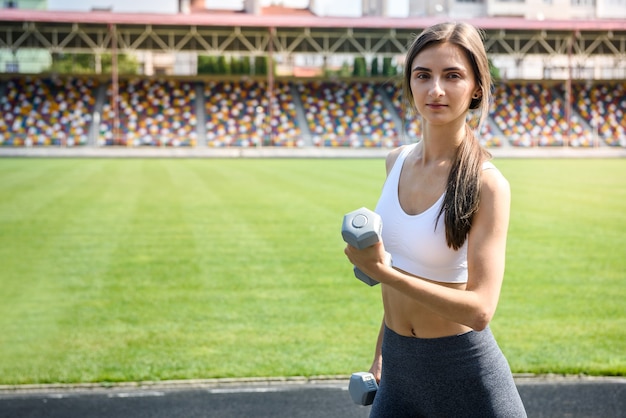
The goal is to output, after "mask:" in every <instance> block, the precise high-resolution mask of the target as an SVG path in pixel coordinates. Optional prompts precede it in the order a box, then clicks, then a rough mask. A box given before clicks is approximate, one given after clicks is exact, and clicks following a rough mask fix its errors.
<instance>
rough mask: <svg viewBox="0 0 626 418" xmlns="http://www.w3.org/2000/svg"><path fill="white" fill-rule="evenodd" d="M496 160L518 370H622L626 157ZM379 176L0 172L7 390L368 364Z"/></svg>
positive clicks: (75, 164)
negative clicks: (365, 277) (343, 230)
mask: <svg viewBox="0 0 626 418" xmlns="http://www.w3.org/2000/svg"><path fill="white" fill-rule="evenodd" d="M496 165H497V166H498V167H499V168H500V169H501V171H502V172H503V173H504V174H505V175H506V176H507V178H508V179H509V181H510V183H511V187H512V192H513V205H512V218H511V226H510V231H509V242H508V243H509V245H508V258H507V271H506V277H505V283H504V287H503V291H502V295H501V299H500V305H499V308H498V311H497V313H496V317H495V318H494V320H493V322H492V325H491V327H492V329H493V331H494V333H495V334H496V337H497V338H498V341H499V343H500V345H501V347H502V349H503V351H504V352H505V354H506V355H507V357H508V359H509V361H510V363H511V366H512V368H513V371H514V372H517V373H520V372H532V373H546V372H552V373H587V374H600V375H626V355H625V354H624V347H626V331H625V330H626V308H625V307H626V305H625V301H626V161H625V160H619V159H614V160H600V159H572V160H543V159H538V160H517V159H511V160H506V159H503V160H496ZM383 180H384V163H383V161H382V160H378V159H355V160H350V159H346V160H339V159H338V160H323V159H321V160H315V159H311V160H301V159H299V160H291V159H274V160H273V159H261V160H256V159H253V160H228V159H224V160H220V159H215V160H213V159H205V160H199V159H3V160H0V260H1V261H0V262H1V269H0V384H20V383H47V382H107V381H138V380H166V379H168V380H169V379H192V378H193V379H197V378H212V377H252V376H293V375H303V376H314V375H336V374H339V375H349V374H350V373H352V372H353V371H358V370H365V369H367V368H368V367H369V364H370V361H371V357H372V354H373V350H374V342H375V337H376V333H377V331H378V326H379V324H380V320H381V315H382V309H381V303H380V290H379V288H378V287H375V288H369V287H368V286H366V285H364V284H363V283H361V282H360V281H358V280H357V279H355V278H354V277H353V275H352V268H351V266H350V265H349V263H348V262H347V260H346V259H345V257H344V255H343V251H342V250H343V247H344V243H343V241H342V240H341V236H340V232H339V230H340V227H341V220H342V217H343V215H344V214H345V213H347V212H349V211H352V210H354V209H356V208H358V207H360V206H367V207H370V208H373V207H374V206H375V204H376V199H377V197H378V193H379V191H380V187H381V185H382V182H383Z"/></svg>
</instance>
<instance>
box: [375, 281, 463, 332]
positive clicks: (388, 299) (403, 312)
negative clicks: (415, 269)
mask: <svg viewBox="0 0 626 418" xmlns="http://www.w3.org/2000/svg"><path fill="white" fill-rule="evenodd" d="M403 273H406V272H403ZM406 274H409V275H411V274H410V273H406ZM415 280H425V279H421V278H417V277H416V278H415ZM429 281H430V280H429ZM430 282H431V283H435V284H437V285H439V286H445V287H450V288H453V289H459V290H464V289H465V287H466V283H442V282H434V281H430ZM382 296H383V305H384V307H385V324H386V325H387V327H389V328H390V329H391V330H393V331H394V332H396V333H397V334H400V335H404V336H406V337H417V338H440V337H448V336H451V335H458V334H463V333H465V332H468V331H471V328H470V327H468V326H466V325H462V324H459V323H457V322H453V321H450V320H447V319H445V318H443V317H441V316H440V315H437V314H436V313H434V312H433V311H431V310H430V309H428V308H426V307H424V306H423V305H421V304H420V303H419V302H417V301H416V300H415V299H412V298H411V297H409V296H407V295H405V294H404V293H402V292H400V291H398V290H396V289H394V288H393V287H391V286H385V285H382Z"/></svg>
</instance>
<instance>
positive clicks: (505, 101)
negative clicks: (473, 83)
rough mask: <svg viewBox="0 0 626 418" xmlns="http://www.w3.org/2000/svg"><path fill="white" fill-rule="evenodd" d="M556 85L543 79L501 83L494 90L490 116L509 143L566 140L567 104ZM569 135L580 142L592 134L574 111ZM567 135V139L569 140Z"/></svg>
mask: <svg viewBox="0 0 626 418" xmlns="http://www.w3.org/2000/svg"><path fill="white" fill-rule="evenodd" d="M555 91H557V92H558V91H560V90H559V89H558V88H552V87H551V86H549V85H547V84H543V83H527V84H520V83H512V84H504V83H500V84H498V85H497V86H496V89H495V92H494V98H495V100H494V106H493V107H492V111H491V113H490V114H491V117H492V118H493V120H494V122H495V123H496V124H497V126H498V128H499V129H500V130H501V131H502V132H503V133H504V135H505V137H507V138H509V140H510V141H511V144H512V145H515V146H522V147H529V146H562V145H565V144H566V142H567V141H568V126H567V118H566V104H565V100H564V99H563V96H562V95H561V94H557V93H555ZM570 122H571V131H570V133H569V135H570V136H571V138H575V139H576V140H577V142H575V143H574V142H573V141H572V144H579V145H583V144H584V143H585V141H584V140H582V138H586V137H589V136H590V135H591V133H590V131H589V130H588V129H585V127H584V126H583V125H582V124H581V122H580V120H579V119H578V118H577V116H576V115H575V114H572V116H571V117H570ZM571 138H570V140H571Z"/></svg>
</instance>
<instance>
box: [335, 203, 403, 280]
mask: <svg viewBox="0 0 626 418" xmlns="http://www.w3.org/2000/svg"><path fill="white" fill-rule="evenodd" d="M382 228H383V224H382V219H381V218H380V215H378V214H377V213H376V212H373V211H371V210H369V209H367V208H364V207H363V208H360V209H357V210H355V211H352V212H350V213H347V214H346V215H345V216H344V217H343V225H342V227H341V235H342V237H343V239H344V241H345V242H347V243H348V244H350V245H352V246H353V247H356V248H358V249H360V250H362V249H364V248H367V247H370V246H372V245H374V244H376V243H377V242H379V241H380V240H381V239H382V238H381V233H382ZM386 255H387V258H386V260H385V262H386V264H387V265H391V254H389V253H387V254H386ZM354 275H355V276H356V277H357V279H359V280H361V281H362V282H363V283H365V284H368V285H369V286H374V285H376V284H378V281H376V280H374V279H372V278H371V277H369V276H368V275H367V274H365V273H363V272H362V271H361V270H359V269H358V268H357V267H354Z"/></svg>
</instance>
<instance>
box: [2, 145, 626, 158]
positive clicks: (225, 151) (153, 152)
mask: <svg viewBox="0 0 626 418" xmlns="http://www.w3.org/2000/svg"><path fill="white" fill-rule="evenodd" d="M488 150H489V152H491V154H492V155H493V157H494V158H626V148H622V147H599V148H572V147H567V148H563V147H561V148H511V147H506V148H489V149H488ZM390 151H391V149H390V148H331V147H326V148H324V147H302V148H284V147H260V148H241V147H230V148H156V147H146V148H131V147H72V148H69V147H31V148H25V147H21V148H20V147H16V148H2V147H0V158H303V159H305V158H383V157H384V156H386V155H387V154H388V153H389V152H390Z"/></svg>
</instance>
